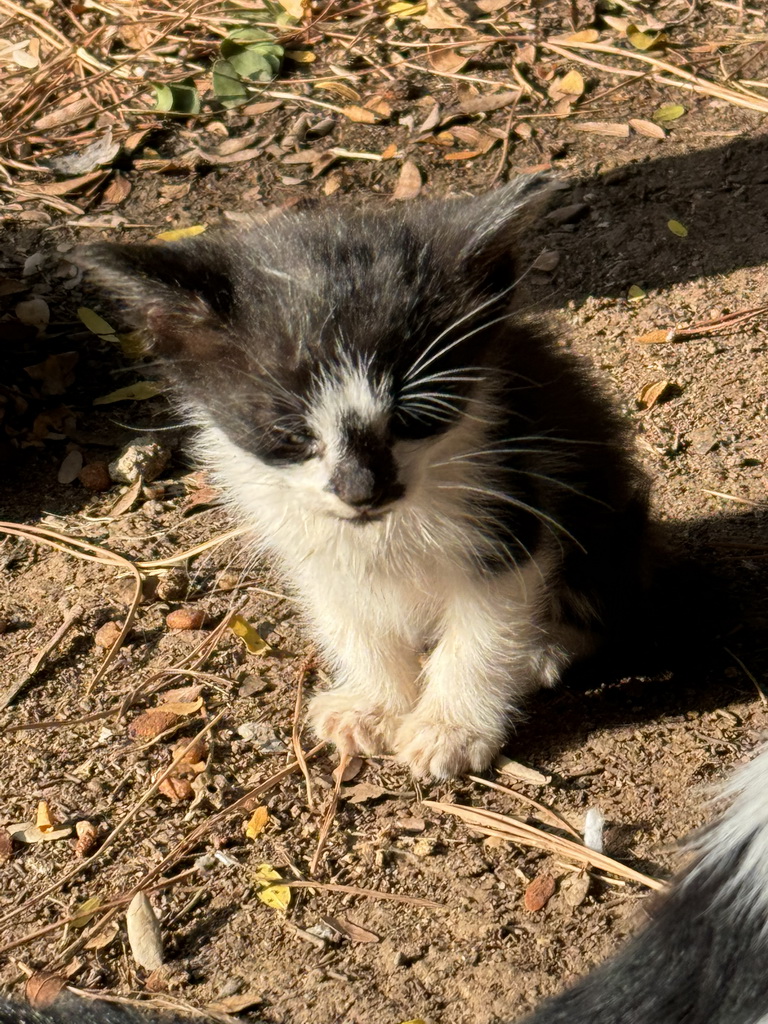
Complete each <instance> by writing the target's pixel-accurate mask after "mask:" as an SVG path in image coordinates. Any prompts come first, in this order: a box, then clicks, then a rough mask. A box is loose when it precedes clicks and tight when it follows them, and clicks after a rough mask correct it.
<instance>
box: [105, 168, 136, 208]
mask: <svg viewBox="0 0 768 1024" xmlns="http://www.w3.org/2000/svg"><path fill="white" fill-rule="evenodd" d="M131 188H132V185H131V183H130V181H129V180H128V179H127V178H124V177H123V176H122V174H116V175H115V177H114V178H113V179H112V181H111V182H110V183H109V185H107V187H106V188H105V189H104V195H103V196H102V199H103V201H104V202H105V203H111V204H113V205H116V204H117V203H122V201H123V200H124V199H127V198H128V196H129V195H130V194H131Z"/></svg>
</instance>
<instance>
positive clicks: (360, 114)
mask: <svg viewBox="0 0 768 1024" xmlns="http://www.w3.org/2000/svg"><path fill="white" fill-rule="evenodd" d="M341 112H342V114H344V116H345V117H348V118H349V120H350V121H356V122H358V123H359V124H375V123H376V122H377V121H378V119H379V118H378V116H377V115H376V114H375V113H374V112H373V111H372V110H367V109H366V108H365V107H360V106H358V105H357V104H356V103H352V104H350V106H348V107H342V109H341Z"/></svg>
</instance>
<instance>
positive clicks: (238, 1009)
mask: <svg viewBox="0 0 768 1024" xmlns="http://www.w3.org/2000/svg"><path fill="white" fill-rule="evenodd" d="M263 1002H264V996H263V995H262V994H261V993H260V992H244V993H243V994H242V995H239V996H225V997H224V998H223V999H217V1000H216V1001H215V1002H213V1003H208V1004H207V1005H206V1006H205V1007H203V1009H206V1010H213V1012H214V1013H227V1014H230V1013H234V1014H237V1013H242V1012H243V1010H248V1009H250V1008H251V1007H252V1006H259V1005H260V1004H261V1003H263Z"/></svg>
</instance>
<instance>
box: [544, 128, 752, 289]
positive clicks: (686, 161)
mask: <svg viewBox="0 0 768 1024" xmlns="http://www.w3.org/2000/svg"><path fill="white" fill-rule="evenodd" d="M571 203H584V204H585V205H586V207H587V209H586V210H584V211H583V215H582V217H581V219H580V220H579V221H578V222H577V223H575V224H568V225H565V226H561V227H557V226H556V225H555V223H553V221H551V220H549V221H548V220H546V219H545V220H544V226H543V241H544V244H545V245H546V246H547V247H549V248H552V249H555V250H556V251H558V252H559V253H560V255H561V259H560V262H559V264H558V268H557V270H556V272H555V278H554V281H553V284H554V286H555V288H554V289H552V288H549V289H548V294H536V295H535V296H534V298H535V300H536V303H537V305H541V306H542V307H545V308H547V307H548V308H556V307H558V306H561V305H563V304H564V303H565V302H566V301H567V300H569V299H575V300H576V301H579V300H580V299H583V298H586V297H587V296H607V297H617V298H618V297H625V296H626V294H627V288H628V287H629V286H630V285H633V284H635V285H642V286H643V287H644V288H647V289H651V288H667V287H669V285H671V284H674V283H676V282H683V281H694V280H697V279H700V278H702V277H712V276H716V275H718V274H726V273H729V272H730V271H733V270H736V269H739V268H743V267H754V266H760V265H764V264H766V263H768V135H760V136H757V137H756V138H742V139H735V140H732V141H730V142H729V143H727V144H726V145H724V146H719V147H715V148H712V149H706V150H696V151H694V152H690V153H687V154H684V155H674V156H664V157H659V158H657V159H649V160H647V161H645V162H635V163H630V164H627V165H626V166H624V167H622V168H620V169H618V170H616V171H612V172H609V173H608V174H605V175H600V176H595V177H591V178H582V179H579V180H577V181H576V182H575V183H574V185H573V190H572V193H571V194H569V193H568V192H564V193H561V194H560V195H559V198H558V200H557V203H556V205H557V206H565V205H567V204H571ZM673 219H674V220H677V221H680V222H681V223H683V224H684V225H685V227H686V228H687V229H688V235H687V237H686V238H677V237H675V236H673V235H672V234H671V233H670V231H669V229H668V228H667V222H668V221H669V220H673ZM541 248H542V231H537V232H536V233H535V238H533V239H532V249H531V254H532V255H534V256H535V255H537V254H538V252H540V251H541ZM534 250H536V251H534ZM539 291H543V290H539V289H537V292H539Z"/></svg>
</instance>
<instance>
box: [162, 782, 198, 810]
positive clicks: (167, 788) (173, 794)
mask: <svg viewBox="0 0 768 1024" xmlns="http://www.w3.org/2000/svg"><path fill="white" fill-rule="evenodd" d="M157 791H158V793H162V794H163V796H165V797H168V799H169V800H170V801H171V803H172V804H178V803H181V802H182V800H191V799H192V797H193V796H194V795H195V791H194V789H193V788H192V785H191V784H190V783H189V782H188V781H187V780H186V779H179V778H176V777H175V776H169V777H168V778H167V779H163V781H162V782H161V783H160V785H159V786H158V787H157Z"/></svg>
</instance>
